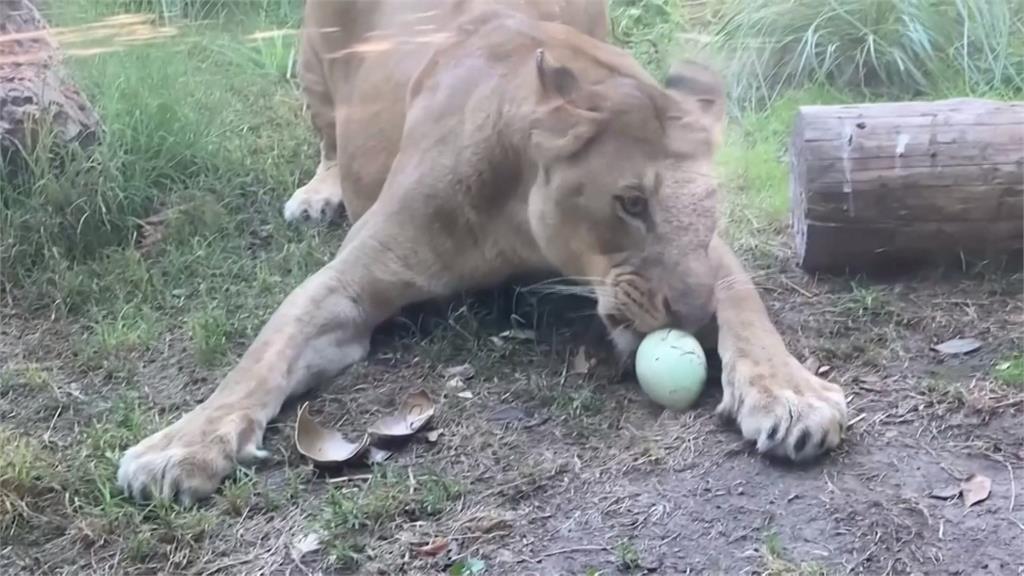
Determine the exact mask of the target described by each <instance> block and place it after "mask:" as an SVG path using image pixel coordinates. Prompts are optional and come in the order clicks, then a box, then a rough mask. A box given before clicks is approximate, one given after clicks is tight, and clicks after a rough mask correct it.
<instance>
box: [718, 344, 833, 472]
mask: <svg viewBox="0 0 1024 576" xmlns="http://www.w3.org/2000/svg"><path fill="white" fill-rule="evenodd" d="M722 383H723V386H722V388H723V391H724V395H723V398H722V403H721V404H719V405H718V409H717V410H716V412H717V413H718V414H720V415H722V416H726V417H731V418H734V419H735V420H736V422H737V423H738V424H739V427H740V430H741V431H742V432H743V436H744V437H745V438H747V439H748V440H752V441H754V442H756V443H757V450H758V452H761V453H762V454H772V455H775V456H779V457H784V458H788V459H790V460H794V461H803V460H808V459H811V458H814V457H815V456H818V455H820V454H822V453H824V452H826V451H828V450H831V449H832V448H835V447H836V446H838V445H839V441H840V438H841V437H842V434H843V431H844V430H845V428H846V398H845V397H844V396H843V391H842V389H840V388H839V387H838V386H836V385H835V384H832V383H831V382H826V381H825V380H822V379H821V378H818V377H817V376H815V375H813V374H811V373H810V372H809V371H808V370H807V369H806V368H804V367H803V366H802V365H801V364H800V363H799V362H797V361H796V359H794V358H792V357H788V355H787V358H785V359H784V361H781V362H780V361H774V362H772V361H769V362H764V363H760V362H756V361H754V362H752V361H750V360H749V359H745V358H744V359H737V360H734V361H731V362H725V365H724V370H723V374H722Z"/></svg>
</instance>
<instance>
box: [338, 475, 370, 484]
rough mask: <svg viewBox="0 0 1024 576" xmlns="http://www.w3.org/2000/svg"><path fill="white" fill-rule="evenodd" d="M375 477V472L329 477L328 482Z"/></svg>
mask: <svg viewBox="0 0 1024 576" xmlns="http://www.w3.org/2000/svg"><path fill="white" fill-rule="evenodd" d="M370 478H373V474H357V475H355V476H338V477H337V478H328V479H327V483H328V484H341V483H342V482H358V481H360V480H369V479H370Z"/></svg>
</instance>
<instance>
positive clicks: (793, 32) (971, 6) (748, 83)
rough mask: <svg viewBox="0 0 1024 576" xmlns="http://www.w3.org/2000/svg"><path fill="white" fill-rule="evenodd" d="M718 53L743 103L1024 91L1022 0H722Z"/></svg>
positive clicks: (736, 96) (717, 27)
mask: <svg viewBox="0 0 1024 576" xmlns="http://www.w3.org/2000/svg"><path fill="white" fill-rule="evenodd" d="M718 4H719V15H718V17H717V19H716V22H715V23H714V25H713V26H712V27H711V30H710V31H711V33H712V34H713V36H714V40H713V41H712V43H711V45H712V50H713V51H714V52H715V53H716V54H717V55H718V58H719V60H720V61H721V62H722V63H723V65H724V67H725V68H726V71H727V74H728V76H729V78H730V80H731V82H730V84H731V88H732V96H733V103H734V104H736V105H738V106H739V107H740V108H755V109H757V108H760V107H763V106H765V105H767V104H771V103H773V102H775V101H776V100H777V99H779V98H780V97H781V96H783V95H784V94H785V92H786V91H788V90H790V89H793V88H801V87H805V86H809V85H828V86H835V87H839V88H843V89H850V90H856V91H859V92H862V93H869V94H879V95H883V96H886V97H890V98H901V97H902V98H906V97H921V96H928V95H936V94H944V93H958V94H962V93H967V94H992V93H1003V94H1007V95H1008V94H1020V93H1021V92H1022V91H1024V4H1022V2H1021V1H1020V0H988V1H986V2H969V1H967V0H904V1H900V2H893V1H891V0H854V1H849V2H839V1H836V0H825V1H823V0H788V1H782V2H780V1H776V0H754V1H748V0H722V1H721V2H720V3H718Z"/></svg>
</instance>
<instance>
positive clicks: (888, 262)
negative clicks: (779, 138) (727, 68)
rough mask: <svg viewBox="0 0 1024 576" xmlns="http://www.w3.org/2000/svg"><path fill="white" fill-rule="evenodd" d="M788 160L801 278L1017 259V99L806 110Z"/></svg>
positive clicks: (1021, 163)
mask: <svg viewBox="0 0 1024 576" xmlns="http://www.w3.org/2000/svg"><path fill="white" fill-rule="evenodd" d="M789 155H790V171H791V172H790V184H791V186H790V188H791V193H792V210H793V228H794V233H795V236H796V250H797V256H798V260H799V264H800V266H801V267H802V268H804V269H805V270H808V271H813V272H880V271H894V270H899V269H901V268H905V267H907V266H913V265H918V264H923V263H940V262H949V261H964V259H970V260H975V259H983V260H988V259H993V258H1000V259H1002V258H1006V257H1010V258H1012V259H1014V260H1020V258H1021V254H1022V251H1024V103H1022V102H995V101H988V100H975V99H957V100H946V101H941V102H904V103H885V104H860V105H848V106H805V107H802V108H800V110H799V112H798V114H797V119H796V125H795V127H794V130H793V137H792V141H791V144H790V150H789ZM1018 265H1019V263H1018Z"/></svg>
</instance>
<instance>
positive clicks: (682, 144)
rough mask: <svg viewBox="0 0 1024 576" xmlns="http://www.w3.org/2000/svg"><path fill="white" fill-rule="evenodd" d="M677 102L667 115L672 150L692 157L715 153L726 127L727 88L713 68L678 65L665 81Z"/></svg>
mask: <svg viewBox="0 0 1024 576" xmlns="http://www.w3.org/2000/svg"><path fill="white" fill-rule="evenodd" d="M665 88H667V89H668V92H669V93H670V94H671V95H672V97H673V98H672V99H673V102H671V103H670V104H669V106H668V113H667V114H666V120H667V122H666V132H667V134H666V139H667V144H668V147H669V149H670V150H672V151H673V152H675V153H676V154H679V155H683V156H690V155H694V154H697V155H699V154H704V153H711V152H713V151H714V149H715V148H717V147H718V143H719V142H720V141H721V136H722V129H723V128H724V125H725V85H724V83H723V82H722V78H721V77H720V76H719V75H718V74H717V73H716V72H715V71H713V70H712V69H711V68H708V67H707V66H704V65H702V64H699V63H697V62H693V61H682V62H678V63H676V64H675V65H674V66H673V67H672V69H671V70H670V71H669V74H668V76H667V77H666V79H665Z"/></svg>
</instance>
